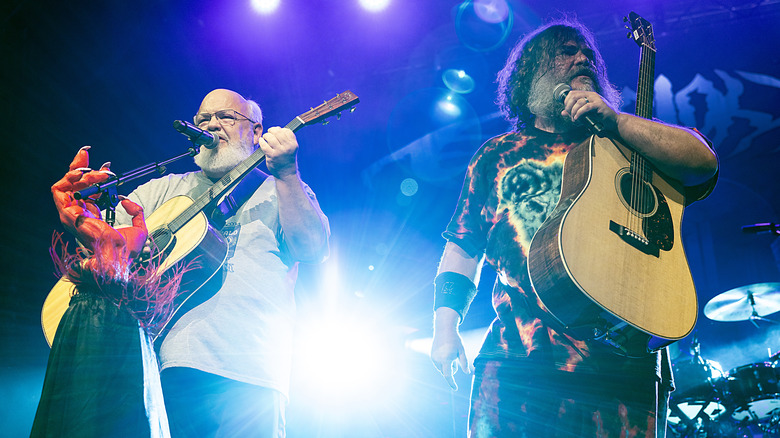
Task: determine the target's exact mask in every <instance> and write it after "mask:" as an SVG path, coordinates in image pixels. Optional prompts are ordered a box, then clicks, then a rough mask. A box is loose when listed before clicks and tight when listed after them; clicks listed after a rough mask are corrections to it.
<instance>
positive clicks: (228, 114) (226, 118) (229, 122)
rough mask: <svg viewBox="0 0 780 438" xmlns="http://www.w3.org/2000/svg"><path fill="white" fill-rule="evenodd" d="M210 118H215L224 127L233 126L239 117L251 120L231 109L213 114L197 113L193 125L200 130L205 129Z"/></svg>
mask: <svg viewBox="0 0 780 438" xmlns="http://www.w3.org/2000/svg"><path fill="white" fill-rule="evenodd" d="M211 116H217V120H219V122H220V123H222V125H224V126H233V125H235V124H236V120H238V118H239V117H243V118H244V119H245V120H249V121H250V122H252V119H250V118H249V117H247V116H245V115H243V114H241V113H240V112H238V111H236V110H232V109H224V110H219V111H217V112H215V113H198V114H196V115H195V125H197V126H198V128H200V129H204V128H206V126H208V124H209V122H210V121H211Z"/></svg>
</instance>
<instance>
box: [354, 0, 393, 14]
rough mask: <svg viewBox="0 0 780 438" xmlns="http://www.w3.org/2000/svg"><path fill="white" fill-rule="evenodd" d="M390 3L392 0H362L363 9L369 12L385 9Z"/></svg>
mask: <svg viewBox="0 0 780 438" xmlns="http://www.w3.org/2000/svg"><path fill="white" fill-rule="evenodd" d="M389 4H390V0H360V5H361V6H363V9H365V10H367V11H369V12H380V11H383V10H384V9H385V8H386V7H387V6H388V5H389Z"/></svg>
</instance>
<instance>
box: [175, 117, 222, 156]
mask: <svg viewBox="0 0 780 438" xmlns="http://www.w3.org/2000/svg"><path fill="white" fill-rule="evenodd" d="M173 128H174V129H176V130H177V131H179V132H180V133H182V134H184V135H186V136H187V138H189V139H190V141H191V142H192V143H194V144H195V145H197V146H205V147H206V149H214V148H215V147H217V145H218V144H219V136H218V135H216V134H212V133H211V132H208V131H205V130H203V129H200V128H198V127H197V126H195V125H193V124H192V123H190V122H186V121H184V120H174V121H173Z"/></svg>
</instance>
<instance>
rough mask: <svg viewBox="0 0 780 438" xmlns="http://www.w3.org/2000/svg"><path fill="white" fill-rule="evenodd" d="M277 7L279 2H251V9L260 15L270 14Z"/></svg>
mask: <svg viewBox="0 0 780 438" xmlns="http://www.w3.org/2000/svg"><path fill="white" fill-rule="evenodd" d="M278 7H279V0H252V8H253V9H254V10H255V11H257V12H259V13H261V14H270V13H272V12H274V11H275V10H276V8H278Z"/></svg>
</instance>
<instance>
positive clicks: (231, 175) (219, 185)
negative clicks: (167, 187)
mask: <svg viewBox="0 0 780 438" xmlns="http://www.w3.org/2000/svg"><path fill="white" fill-rule="evenodd" d="M305 125H306V122H304V121H303V120H301V119H300V118H299V117H296V118H294V119H293V120H292V121H291V122H290V123H288V124H287V125H286V126H285V128H288V129H290V130H292V131H293V132H295V131H297V130H299V129H301V128H302V127H303V126H305ZM263 161H265V154H264V153H263V151H262V150H261V149H260V148H257V150H255V151H254V152H253V153H252V155H250V156H249V157H248V158H247V159H246V160H244V161H242V162H241V163H240V164H239V165H238V166H236V167H235V168H233V170H231V171H230V172H228V173H227V174H226V175H225V176H223V177H222V178H221V179H220V180H219V181H217V182H216V183H214V185H213V186H211V187H210V188H209V189H208V190H207V191H206V193H204V194H202V195H201V196H200V197H198V199H197V200H195V202H193V203H192V205H191V206H189V207H188V208H187V209H186V210H184V211H183V212H182V213H181V214H180V215H179V216H177V217H176V218H175V219H173V220H172V221H171V222H170V223H169V224H168V227H169V228H170V230H171V231H172V232H174V233H175V232H177V231H179V230H180V229H181V227H183V226H184V225H186V224H187V222H189V221H190V220H191V219H192V218H193V217H195V216H196V215H198V213H200V212H201V211H203V210H204V209H206V208H207V207H208V206H209V205H211V204H212V203H214V202H216V201H217V200H219V198H221V197H222V196H223V195H224V194H225V193H227V192H228V190H230V189H232V188H233V187H234V186H235V185H236V184H238V183H239V182H240V181H241V180H242V179H243V178H244V177H245V176H246V175H247V174H249V172H251V171H252V169H254V168H255V167H257V166H259V165H260V164H261V163H262V162H263Z"/></svg>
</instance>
